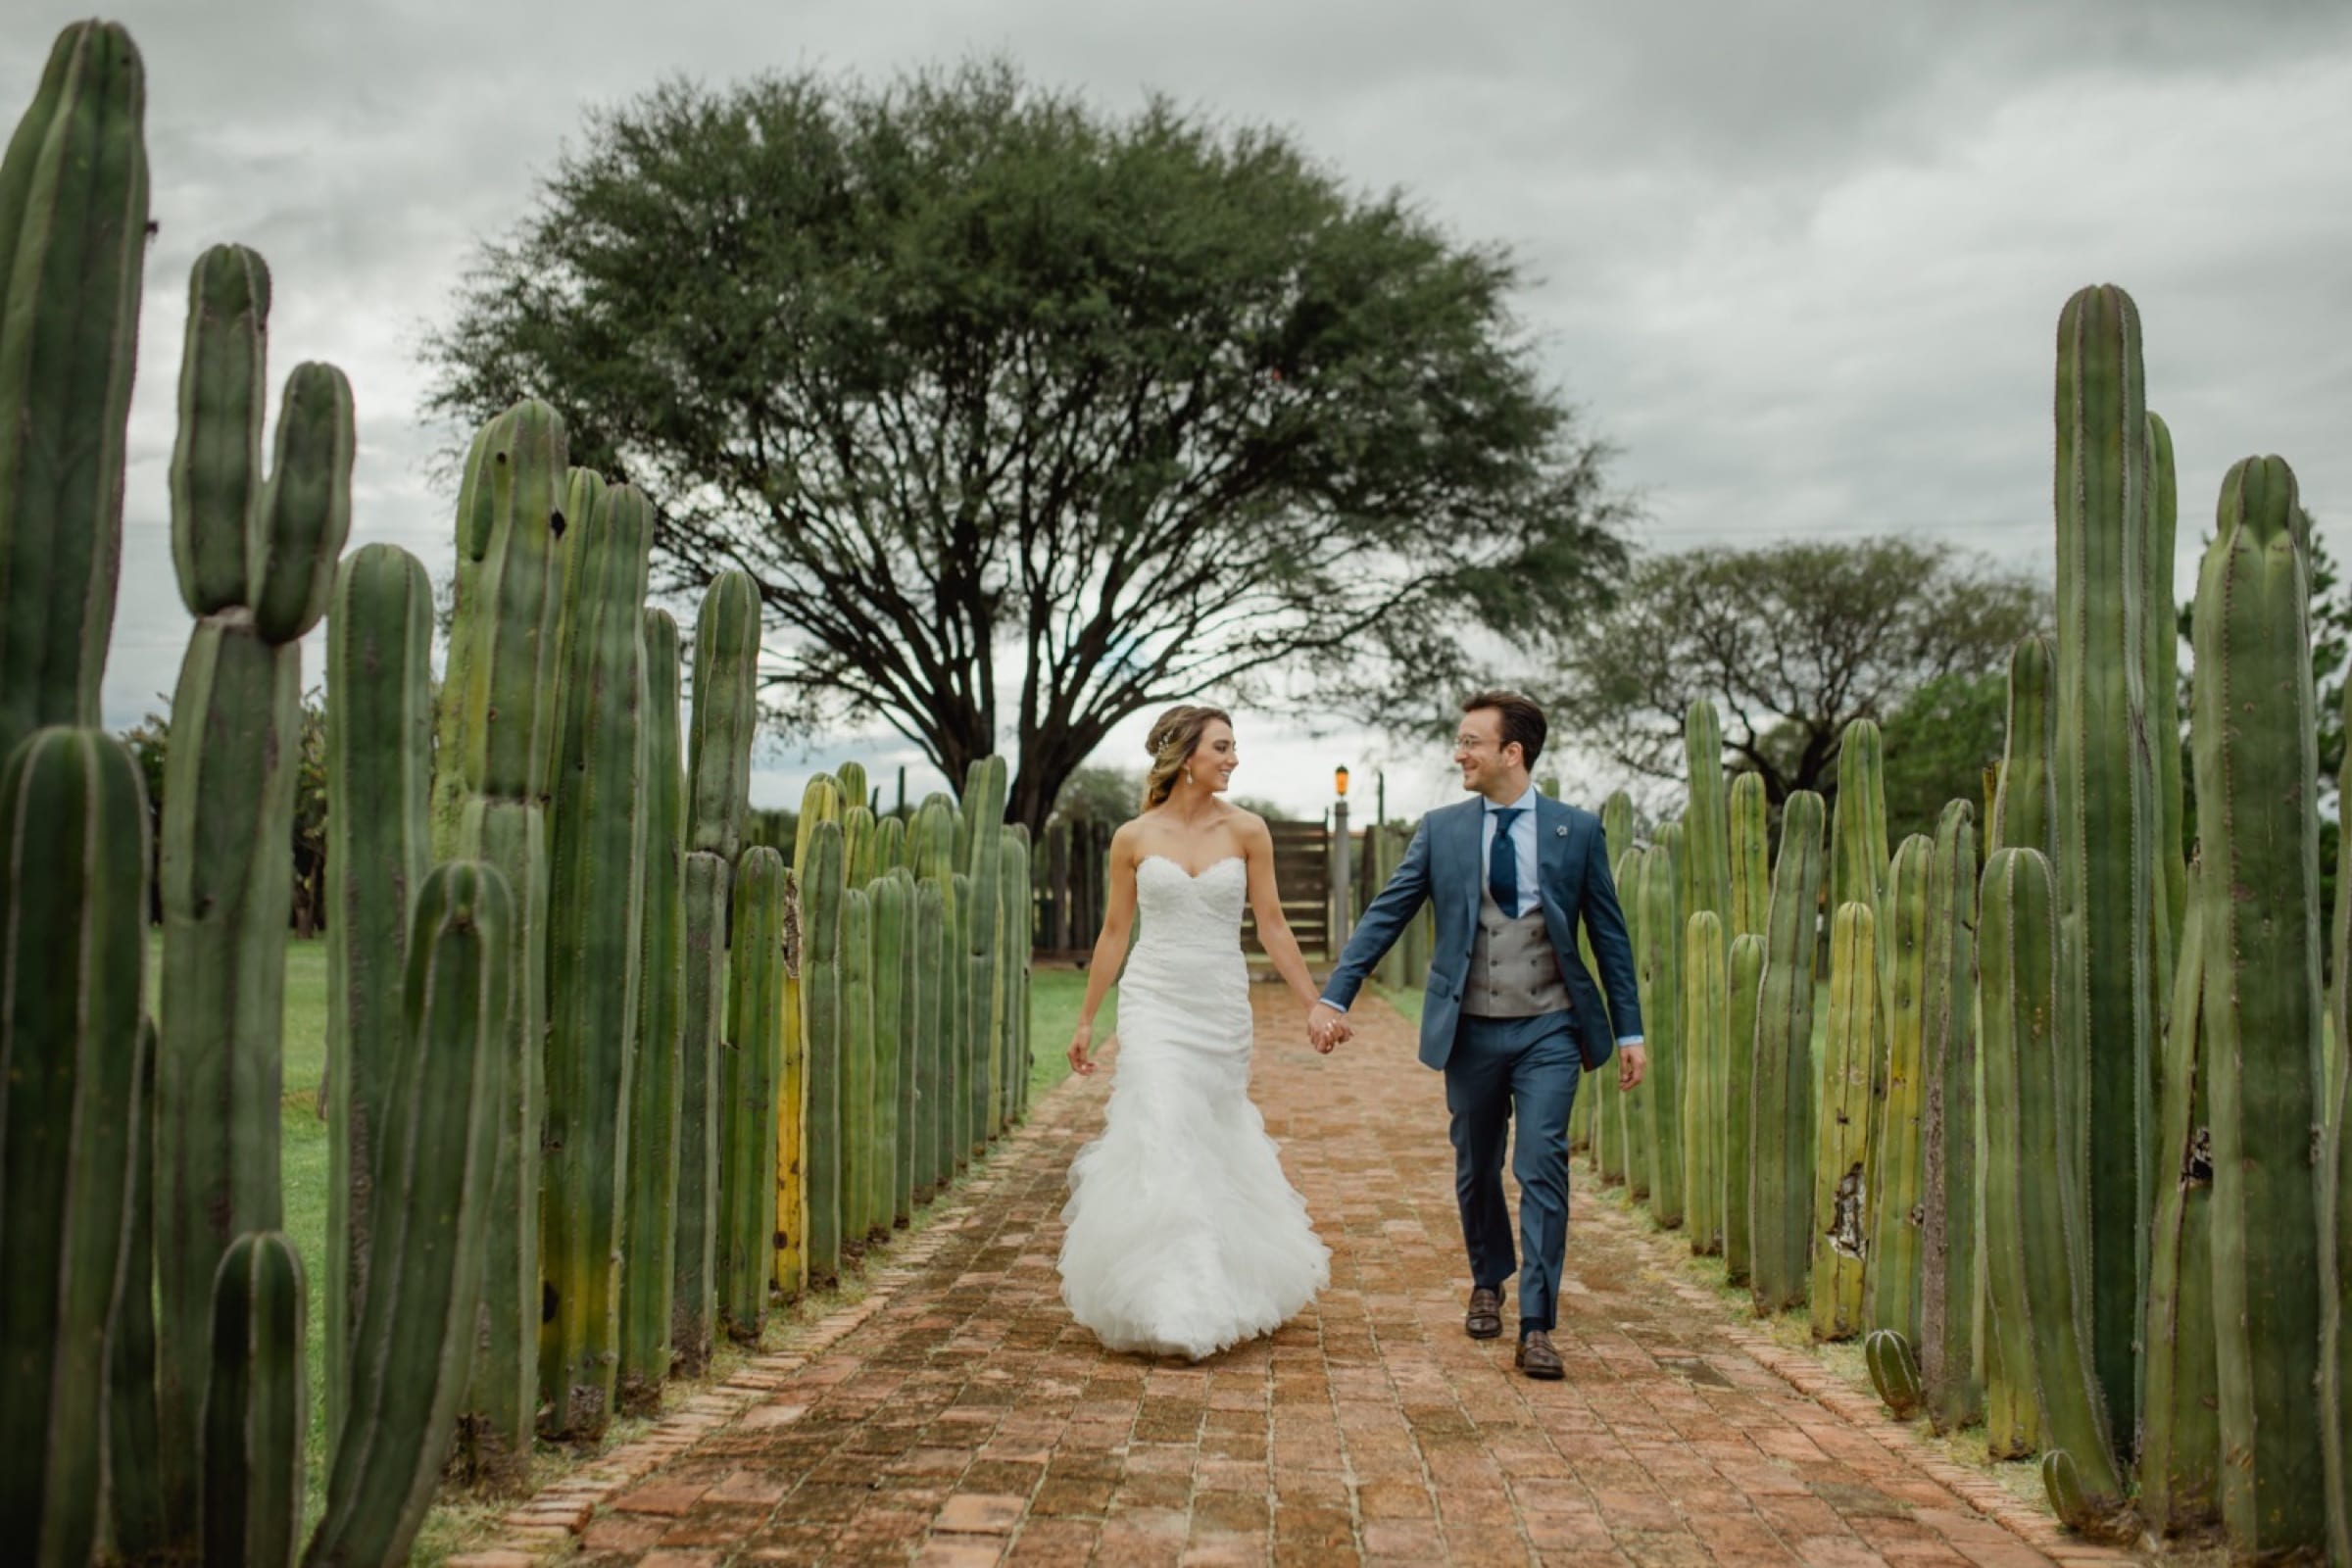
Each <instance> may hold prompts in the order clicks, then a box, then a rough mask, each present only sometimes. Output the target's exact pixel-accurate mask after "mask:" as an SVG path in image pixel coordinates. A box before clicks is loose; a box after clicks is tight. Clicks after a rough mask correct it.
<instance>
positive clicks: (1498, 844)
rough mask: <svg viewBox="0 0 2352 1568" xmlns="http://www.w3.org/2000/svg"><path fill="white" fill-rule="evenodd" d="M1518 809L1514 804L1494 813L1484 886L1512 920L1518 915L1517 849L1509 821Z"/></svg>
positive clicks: (1514, 819) (1496, 903)
mask: <svg viewBox="0 0 2352 1568" xmlns="http://www.w3.org/2000/svg"><path fill="white" fill-rule="evenodd" d="M1520 810H1521V808H1519V807H1516V806H1513V807H1507V808H1505V809H1502V810H1498V811H1496V812H1495V848H1494V850H1493V851H1492V852H1490V853H1489V855H1488V856H1487V887H1488V889H1489V890H1490V891H1492V892H1493V893H1494V895H1495V905H1496V906H1497V907H1500V908H1501V910H1502V912H1503V914H1504V915H1505V916H1507V917H1509V918H1511V919H1514V920H1515V919H1517V918H1518V917H1519V852H1518V851H1517V850H1515V849H1513V848H1512V847H1511V824H1512V823H1513V822H1515V821H1517V820H1518V818H1519V812H1520Z"/></svg>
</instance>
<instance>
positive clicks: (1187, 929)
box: [1135, 855, 1250, 956]
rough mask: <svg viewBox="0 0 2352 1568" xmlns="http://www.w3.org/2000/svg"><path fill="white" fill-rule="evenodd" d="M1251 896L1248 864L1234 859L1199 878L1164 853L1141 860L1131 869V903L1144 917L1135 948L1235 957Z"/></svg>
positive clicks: (1225, 860) (1219, 863)
mask: <svg viewBox="0 0 2352 1568" xmlns="http://www.w3.org/2000/svg"><path fill="white" fill-rule="evenodd" d="M1249 892H1250V871H1249V865H1248V862H1246V861H1245V860H1243V858H1241V857H1240V856H1238V855H1229V856H1227V857H1225V858H1223V859H1221V860H1218V861H1215V862H1214V863H1212V864H1210V865H1208V866H1206V867H1204V868H1203V869H1202V870H1201V874H1200V875H1198V876H1194V875H1191V874H1189V873H1188V872H1186V870H1185V869H1184V867H1183V866H1181V865H1179V864H1177V863H1176V862H1175V861H1174V860H1171V859H1169V858H1167V857H1166V856H1164V855H1147V856H1145V857H1144V858H1143V860H1142V861H1141V863H1139V864H1138V865H1137V866H1136V868H1135V905H1136V908H1137V910H1138V912H1139V913H1140V914H1141V915H1142V917H1143V925H1142V929H1141V931H1140V933H1139V935H1140V938H1141V940H1140V942H1139V943H1138V947H1139V950H1140V949H1142V948H1152V949H1161V948H1167V949H1174V950H1182V951H1187V952H1190V953H1192V954H1194V955H1195V956H1200V955H1202V954H1206V953H1213V952H1223V951H1224V950H1227V949H1232V950H1234V951H1235V952H1237V953H1238V952H1239V951H1240V945H1241V933H1242V905H1243V903H1244V902H1245V900H1246V899H1247V898H1248V896H1249Z"/></svg>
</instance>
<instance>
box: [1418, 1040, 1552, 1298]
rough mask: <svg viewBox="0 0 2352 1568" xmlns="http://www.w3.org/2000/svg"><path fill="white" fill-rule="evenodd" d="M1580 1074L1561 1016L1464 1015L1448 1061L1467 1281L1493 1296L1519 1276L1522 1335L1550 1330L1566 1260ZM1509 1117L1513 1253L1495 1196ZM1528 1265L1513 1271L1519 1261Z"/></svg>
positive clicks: (1505, 1208) (1503, 1208) (1507, 1219)
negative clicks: (1572, 1117) (1515, 1228)
mask: <svg viewBox="0 0 2352 1568" xmlns="http://www.w3.org/2000/svg"><path fill="white" fill-rule="evenodd" d="M1579 1068H1580V1059H1579V1057H1578V1055H1577V1050H1576V1038H1575V1033H1574V1030H1573V1028H1572V1026H1571V1025H1570V1023H1569V1015H1568V1013H1567V1012H1565V1011H1560V1012H1547V1013H1544V1014H1543V1015H1541V1016H1539V1017H1534V1018H1471V1017H1464V1018H1463V1019H1462V1022H1461V1028H1460V1031H1459V1032H1458V1033H1457V1034H1455V1036H1454V1039H1453V1054H1452V1055H1451V1056H1450V1057H1448V1058H1447V1060H1446V1109H1447V1110H1448V1111H1451V1112H1452V1113H1453V1124H1452V1134H1453V1192H1454V1197H1455V1199H1456V1200H1457V1201H1459V1202H1460V1204H1461V1209H1462V1240H1463V1242H1464V1243H1465V1244H1467V1246H1468V1250H1469V1253H1470V1278H1471V1282H1472V1283H1473V1284H1475V1285H1477V1286H1478V1287H1480V1288H1481V1289H1483V1290H1491V1291H1493V1290H1500V1289H1501V1288H1502V1282H1503V1281H1504V1280H1507V1279H1509V1278H1510V1277H1511V1275H1512V1274H1513V1273H1514V1272H1516V1273H1518V1275H1519V1332H1520V1333H1521V1334H1523V1335H1524V1334H1526V1333H1527V1332H1529V1331H1530V1330H1531V1329H1544V1330H1549V1329H1551V1328H1553V1327H1555V1326H1556V1325H1557V1313H1558V1311H1559V1300H1560V1268H1561V1265H1562V1263H1563V1262H1564V1261H1565V1259H1566V1257H1567V1253H1568V1111H1569V1107H1570V1106H1572V1105H1574V1104H1575V1103H1576V1082H1577V1075H1578V1071H1579ZM1514 1117H1516V1118H1517V1120H1518V1123H1519V1138H1518V1142H1517V1145H1516V1147H1515V1148H1513V1150H1512V1151H1511V1174H1512V1175H1513V1176H1515V1177H1517V1178H1518V1180H1519V1256H1517V1257H1515V1256H1514V1254H1513V1252H1512V1250H1511V1210H1510V1204H1509V1203H1508V1202H1507V1201H1505V1200H1504V1198H1503V1196H1502V1154H1503V1140H1504V1139H1505V1138H1506V1137H1507V1136H1508V1135H1509V1130H1510V1123H1511V1121H1512V1119H1513V1118H1514ZM1522 1257H1523V1258H1524V1261H1525V1264H1526V1266H1525V1267H1524V1268H1521V1267H1520V1266H1519V1264H1520V1260H1521V1258H1522Z"/></svg>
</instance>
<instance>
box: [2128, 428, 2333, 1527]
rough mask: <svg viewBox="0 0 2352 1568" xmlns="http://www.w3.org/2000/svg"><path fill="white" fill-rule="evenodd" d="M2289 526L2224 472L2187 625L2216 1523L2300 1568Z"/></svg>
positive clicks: (2313, 1464) (2301, 644) (2314, 1325)
mask: <svg viewBox="0 0 2352 1568" xmlns="http://www.w3.org/2000/svg"><path fill="white" fill-rule="evenodd" d="M2297 517H2298V506H2297V502H2296V498H2295V479H2294V475H2293V473H2292V472H2290V471H2289V470H2288V468H2287V466H2286V465H2285V464H2284V463H2283V462H2281V461H2279V460H2278V459H2277V458H2248V459H2246V460H2244V461H2242V462H2240V463H2238V464H2236V465H2234V466H2232V467H2231V468H2230V469H2229V474H2228V476H2227V477H2226V478H2224V480H2223V481H2222V497H2221V505H2220V509H2219V515H2217V516H2216V518H2215V537H2214V541H2213V545H2212V547H2211V549H2209V550H2208V551H2207V552H2206V555H2205V561H2204V565H2203V567H2202V569H2201V570H2200V571H2199V573H2198V579H2197V604H2196V613H2195V617H2194V619H2195V644H2196V646H2195V653H2196V669H2197V680H2196V689H2195V698H2194V701H2195V717H2194V726H2193V729H2192V733H2191V736H2190V745H2191V748H2192V750H2193V752H2194V758H2195V766H2196V781H2197V841H2198V845H2199V848H2200V853H2201V854H2202V856H2203V858H2204V875H2203V877H2202V879H2201V888H2200V897H2201V899H2202V901H2203V908H2202V910H2201V913H2202V916H2203V918H2202V920H2201V921H2200V927H2201V938H2202V941H2203V942H2204V945H2205V954H2204V962H2205V979H2206V985H2205V1004H2204V1025H2205V1029H2206V1032H2207V1036H2208V1049H2207V1050H2206V1052H2205V1060H2206V1062H2207V1063H2208V1065H2209V1066H2210V1068H2211V1079H2210V1091H2211V1108H2212V1117H2213V1121H2212V1128H2213V1198H2212V1206H2213V1225H2212V1235H2213V1263H2214V1302H2213V1304H2214V1318H2215V1322H2216V1324H2217V1325H2218V1328H2219V1332H2220V1341H2219V1346H2220V1359H2219V1366H2218V1377H2219V1385H2220V1391H2221V1434H2222V1451H2223V1453H2224V1454H2225V1455H2226V1456H2227V1461H2226V1462H2225V1463H2224V1465H2223V1467H2222V1521H2223V1525H2224V1528H2225V1529H2226V1530H2227V1532H2228V1534H2229V1542H2230V1545H2231V1548H2232V1549H2233V1550H2234V1551H2235V1552H2237V1553H2239V1554H2240V1555H2245V1556H2252V1555H2255V1554H2258V1553H2273V1552H2287V1551H2294V1550H2308V1551H2312V1552H2315V1553H2316V1552H2318V1551H2320V1550H2323V1549H2325V1546H2326V1544H2327V1505H2326V1497H2327V1486H2326V1478H2325V1473H2324V1463H2323V1457H2322V1431H2321V1422H2320V1412H2319V1401H2318V1400H2317V1399H2315V1398H2313V1397H2312V1391H2313V1390H2314V1389H2315V1388H2317V1387H2318V1386H2319V1383H2320V1334H2321V1329H2322V1326H2323V1324H2324V1323H2325V1321H2326V1315H2327V1311H2328V1309H2329V1305H2328V1300H2327V1298H2328V1296H2329V1295H2331V1294H2332V1292H2331V1289H2330V1288H2331V1287H2332V1285H2333V1281H2331V1280H2326V1279H2324V1278H2323V1277H2322V1270H2323V1265H2324V1263H2325V1262H2326V1261H2327V1258H2326V1253H2325V1252H2324V1250H2323V1249H2322V1245H2321V1230H2320V1227H2321V1220H2322V1217H2323V1212H2324V1211H2323V1210H2322V1208H2321V1206H2320V1193H2321V1190H2322V1189H2321V1186H2320V1183H2319V1182H2318V1180H2317V1179H2316V1177H2317V1172H2316V1168H2315V1167H2316V1165H2317V1158H2316V1152H2317V1151H2318V1150H2319V1149H2320V1148H2321V1146H2322V1143H2323V1141H2324V1130H2325V1126H2326V1122H2327V1117H2326V1115H2325V1113H2324V1112H2323V1110H2322V1108H2321V1093H2322V1088H2323V1085H2324V1081H2325V1075H2324V1071H2323V1068H2322V1058H2321V1049H2320V1041H2321V1029H2322V1006H2321V990H2320V978H2321V977H2320V945H2321V941H2322V937H2321V923H2322V918H2323V917H2322V913H2321V909H2320V866H2319V820H2318V814H2317V809H2316V806H2317V799H2318V794H2319V790H2318V782H2317V772H2318V764H2317V759H2316V748H2317V743H2318V741H2317V737H2318V726H2317V723H2316V717H2315V704H2314V699H2313V694H2312V677H2311V618H2310V606H2309V595H2310V578H2309V575H2308V571H2307V567H2306V564H2305V561H2304V550H2303V543H2302V540H2301V538H2300V537H2299V534H2298V531H2297V527H2296V522H2297ZM2096 1131H2097V1128H2096V1124H2095V1121H2094V1124H2093V1132H2094V1136H2095V1133H2096ZM2096 1174H2097V1172H2096V1163H2095V1160H2094V1177H2095V1176H2096Z"/></svg>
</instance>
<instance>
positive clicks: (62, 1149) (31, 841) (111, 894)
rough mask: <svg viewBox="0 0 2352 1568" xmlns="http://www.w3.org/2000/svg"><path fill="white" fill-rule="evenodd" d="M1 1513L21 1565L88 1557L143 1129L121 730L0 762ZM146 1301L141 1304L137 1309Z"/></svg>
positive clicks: (66, 738)
mask: <svg viewBox="0 0 2352 1568" xmlns="http://www.w3.org/2000/svg"><path fill="white" fill-rule="evenodd" d="M0 843H5V845H6V850H5V853H6V856H7V866H6V871H5V880H0V975H6V976H9V977H13V978H12V980H11V982H10V983H8V984H6V985H4V986H0V1085H4V1086H5V1090H4V1092H0V1256H4V1257H6V1258H7V1259H8V1269H7V1275H6V1283H5V1284H4V1285H0V1370H4V1371H5V1374H6V1376H7V1379H8V1387H9V1389H10V1393H9V1395H8V1397H6V1398H5V1399H0V1518H5V1519H7V1520H8V1521H10V1523H11V1534H12V1544H11V1551H12V1553H13V1552H18V1551H21V1552H23V1553H25V1556H24V1558H23V1560H24V1561H26V1562H34V1563H42V1564H49V1563H57V1564H67V1563H81V1562H86V1561H88V1560H89V1557H90V1545H91V1543H92V1541H93V1540H94V1539H95V1538H96V1536H97V1534H98V1525H99V1510H98V1503H99V1494H100V1487H99V1478H100V1476H101V1474H102V1473H103V1471H104V1468H105V1463H106V1452H105V1441H104V1440H105V1438H106V1436H107V1417H106V1412H107V1400H108V1378H109V1362H108V1353H107V1352H108V1339H109V1336H108V1314H109V1312H110V1311H111V1310H112V1309H113V1307H114V1304H115V1300H116V1293H117V1281H118V1278H119V1277H120V1276H121V1275H122V1274H123V1272H124V1271H127V1272H128V1273H129V1275H130V1277H131V1278H132V1279H133V1280H137V1281H143V1280H144V1277H145V1275H144V1268H143V1259H137V1258H135V1256H134V1255H133V1254H130V1253H128V1252H127V1250H126V1249H125V1248H124V1246H123V1235H124V1229H125V1224H126V1222H127V1223H134V1224H135V1222H136V1220H137V1219H138V1218H139V1217H140V1213H139V1211H134V1210H132V1209H131V1207H130V1204H131V1203H132V1201H134V1199H135V1198H137V1197H140V1196H143V1195H140V1194H139V1193H138V1192H137V1188H138V1187H139V1185H140V1184H139V1182H138V1179H137V1178H138V1174H139V1170H140V1167H142V1166H143V1165H144V1163H145V1157H144V1156H145V1150H144V1146H143V1144H142V1143H141V1142H140V1140H139V1139H138V1136H137V1134H138V1130H139V1118H140V1110H141V1105H140V1081H141V1078H142V1076H143V1072H144V1069H143V1067H142V1063H141V1054H142V1051H143V1049H144V1047H145V1036H146V1031H145V1030H144V1029H143V1028H142V1026H141V1014H142V1010H143V1003H144V990H145V985H144V980H145V970H144V965H145V952H146V948H145V943H146V932H147V848H148V838H147V800H146V791H145V789H144V788H143V787H142V786H141V784H140V781H139V771H138V766H137V764H136V763H134V762H133V761H132V760H131V758H130V755H129V753H128V752H127V751H125V750H124V749H123V745H122V743H121V742H119V741H116V740H114V739H112V738H110V737H108V736H107V735H105V734H104V733H102V732H101V731H98V730H94V729H67V728H62V727H59V728H50V729H42V730H36V731H35V732H33V734H32V735H31V737H30V738H28V739H27V740H25V742H24V743H23V744H22V745H20V746H19V747H18V748H17V750H16V752H15V753H14V754H13V755H12V756H11V757H10V758H9V759H8V760H7V767H6V771H5V774H0ZM142 1304H143V1303H142Z"/></svg>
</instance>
